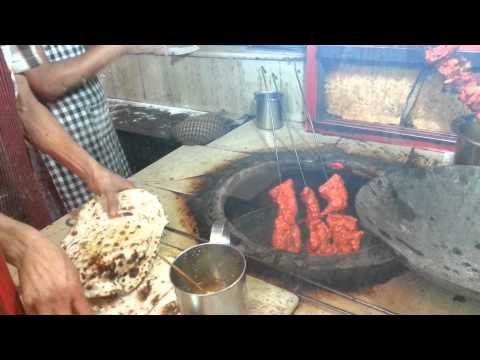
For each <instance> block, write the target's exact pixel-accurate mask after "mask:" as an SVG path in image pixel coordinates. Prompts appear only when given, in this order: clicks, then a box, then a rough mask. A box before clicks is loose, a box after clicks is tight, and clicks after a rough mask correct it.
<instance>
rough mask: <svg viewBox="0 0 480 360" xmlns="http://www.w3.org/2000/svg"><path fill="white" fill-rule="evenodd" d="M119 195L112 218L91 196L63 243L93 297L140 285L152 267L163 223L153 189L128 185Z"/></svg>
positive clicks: (109, 295)
mask: <svg viewBox="0 0 480 360" xmlns="http://www.w3.org/2000/svg"><path fill="white" fill-rule="evenodd" d="M118 197H119V216H118V217H117V218H109V217H108V214H107V213H106V212H105V210H104V204H102V203H101V202H100V201H99V200H98V199H92V200H91V201H90V202H88V203H87V204H86V205H84V206H83V207H82V209H81V210H80V212H79V214H78V219H77V222H76V224H75V225H74V226H73V228H72V229H71V231H70V233H69V234H68V235H67V237H66V238H65V239H64V241H63V243H62V247H63V248H64V249H65V251H66V253H67V255H68V256H69V257H70V258H71V260H72V262H73V264H74V265H75V267H76V268H77V269H78V271H79V273H80V278H81V281H82V285H83V286H84V288H85V295H86V297H87V298H88V299H90V300H92V301H93V302H95V301H97V302H98V301H100V302H101V301H107V302H108V301H112V300H113V299H115V298H117V297H118V296H119V295H127V294H129V293H131V292H133V291H134V290H135V289H137V288H138V287H139V285H140V284H141V283H142V282H143V280H144V279H145V278H146V277H147V275H148V274H149V272H150V270H151V269H152V266H153V263H154V260H155V257H156V253H157V249H158V245H159V243H160V239H161V236H162V233H163V230H164V228H165V225H166V224H167V223H168V221H167V218H166V216H165V212H164V210H163V207H162V205H161V204H160V202H159V201H158V199H157V197H156V196H155V195H153V194H150V193H148V192H147V191H145V190H141V189H132V190H126V191H124V192H122V193H120V194H119V195H118Z"/></svg>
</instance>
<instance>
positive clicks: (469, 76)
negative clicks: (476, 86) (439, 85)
mask: <svg viewBox="0 0 480 360" xmlns="http://www.w3.org/2000/svg"><path fill="white" fill-rule="evenodd" d="M470 83H478V75H477V74H474V73H472V72H460V73H459V74H457V75H456V76H452V77H451V78H448V79H446V80H445V82H444V84H445V85H451V86H452V88H453V90H455V91H457V92H460V91H461V90H462V88H463V87H465V86H467V85H468V84H470Z"/></svg>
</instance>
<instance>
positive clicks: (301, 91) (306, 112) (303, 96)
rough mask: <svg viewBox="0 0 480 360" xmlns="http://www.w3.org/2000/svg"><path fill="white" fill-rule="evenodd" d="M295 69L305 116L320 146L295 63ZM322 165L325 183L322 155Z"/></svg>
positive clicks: (325, 171)
mask: <svg viewBox="0 0 480 360" xmlns="http://www.w3.org/2000/svg"><path fill="white" fill-rule="evenodd" d="M293 67H294V69H295V77H296V78H297V83H298V88H299V89H300V94H301V95H302V101H303V108H304V111H305V114H306V116H307V120H308V122H309V124H310V127H311V129H312V131H313V139H314V141H315V143H317V145H318V144H319V143H320V142H319V141H318V138H317V133H316V131H315V127H314V126H313V121H312V118H311V116H310V111H308V106H307V101H306V99H305V93H304V91H303V86H302V82H301V81H300V78H299V77H298V70H297V64H296V63H295V62H294V63H293ZM320 163H321V166H322V170H323V175H324V176H325V181H327V180H328V175H327V170H326V167H325V161H324V160H323V157H322V156H321V155H320Z"/></svg>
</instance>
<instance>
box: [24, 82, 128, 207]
mask: <svg viewBox="0 0 480 360" xmlns="http://www.w3.org/2000/svg"><path fill="white" fill-rule="evenodd" d="M16 80H17V85H18V97H17V111H18V114H19V117H20V119H21V120H22V123H23V126H24V128H25V132H26V134H27V137H28V139H29V140H30V141H31V142H32V143H33V144H34V145H35V146H36V147H37V148H38V149H40V150H41V151H42V152H44V153H46V154H48V155H50V156H51V157H52V158H53V159H54V160H56V161H57V162H59V163H60V164H62V165H63V166H65V167H66V168H67V169H69V170H70V171H72V172H73V173H75V174H76V175H77V176H79V177H80V178H81V179H82V180H83V181H84V182H85V183H86V184H87V186H88V187H89V189H90V190H91V191H93V192H96V193H98V194H103V195H105V197H106V198H107V203H108V209H109V213H110V215H112V216H114V215H115V214H116V213H117V207H118V201H117V192H119V191H122V190H126V189H129V188H132V187H133V185H132V184H131V183H130V182H129V181H127V180H125V179H122V178H121V177H119V176H117V175H115V174H113V173H111V172H110V171H108V170H107V169H105V168H104V167H102V166H101V165H100V164H99V163H98V162H96V161H95V159H93V158H92V157H91V156H90V155H89V154H88V153H87V152H86V151H85V150H84V149H82V148H81V147H80V146H79V145H77V143H75V141H73V139H72V138H71V137H70V136H69V135H68V134H67V133H66V132H65V130H64V129H63V127H62V126H61V125H60V124H59V123H58V121H57V120H56V119H55V118H54V117H53V115H52V114H51V113H50V111H49V110H48V109H47V108H46V107H45V106H44V105H42V104H41V103H40V102H39V101H38V100H37V99H36V98H35V96H34V95H33V93H32V91H31V90H30V88H29V86H28V82H27V80H26V79H25V77H24V76H22V75H17V76H16Z"/></svg>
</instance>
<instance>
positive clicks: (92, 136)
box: [43, 45, 130, 211]
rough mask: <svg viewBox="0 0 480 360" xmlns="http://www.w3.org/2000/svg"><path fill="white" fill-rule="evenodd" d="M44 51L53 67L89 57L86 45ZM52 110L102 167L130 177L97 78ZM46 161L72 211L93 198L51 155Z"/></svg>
mask: <svg viewBox="0 0 480 360" xmlns="http://www.w3.org/2000/svg"><path fill="white" fill-rule="evenodd" d="M43 48H44V50H45V53H46V55H47V57H48V60H49V61H50V62H51V63H55V62H59V61H63V60H67V59H71V58H74V57H77V56H80V55H82V54H83V53H85V48H84V47H83V45H43ZM48 107H49V108H50V110H51V112H52V113H53V114H54V115H55V117H56V118H57V120H58V121H59V122H60V123H61V124H62V125H63V127H64V128H65V130H66V131H67V132H68V133H69V134H70V135H71V136H72V137H73V138H74V139H75V141H76V142H77V143H78V144H80V146H82V147H83V148H84V149H85V150H86V151H87V152H88V153H89V154H90V155H91V156H92V157H94V158H95V159H96V160H97V161H98V162H99V163H100V164H102V165H103V166H105V167H106V168H108V169H110V170H111V171H113V172H114V173H116V174H119V175H120V176H123V177H128V176H130V169H129V166H128V162H127V159H126V157H125V154H124V152H123V149H122V147H121V145H120V142H119V139H118V136H117V134H116V132H115V129H114V127H113V123H112V120H111V118H110V113H109V110H108V104H107V101H106V97H105V93H104V91H103V88H102V85H101V84H100V81H99V80H98V79H97V78H96V77H94V78H92V79H90V80H88V82H87V83H86V84H85V85H83V86H80V87H78V88H76V89H74V90H72V91H70V92H69V93H67V94H66V95H65V96H63V97H62V98H60V99H58V100H57V101H55V102H54V103H50V104H48ZM43 157H44V161H45V163H46V165H47V168H48V170H49V172H50V175H51V176H52V178H53V181H54V183H55V186H56V188H57V191H58V192H59V194H60V196H61V198H62V200H63V202H64V204H65V207H66V209H67V210H68V211H71V210H73V209H75V208H77V207H79V206H81V205H82V204H84V203H85V202H86V201H88V200H90V199H91V198H92V196H93V194H92V193H90V192H89V191H88V189H87V187H86V186H85V184H84V183H83V181H82V180H80V178H79V177H77V176H76V175H74V174H73V173H71V172H70V171H69V170H67V169H66V168H64V167H63V166H61V165H59V164H58V163H56V162H55V161H54V160H53V159H52V158H50V157H49V156H48V155H43Z"/></svg>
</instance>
